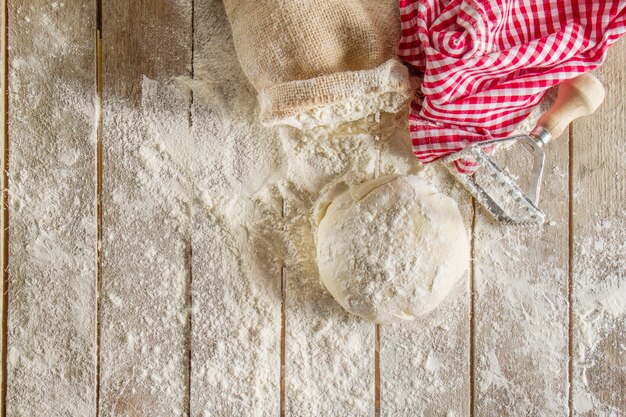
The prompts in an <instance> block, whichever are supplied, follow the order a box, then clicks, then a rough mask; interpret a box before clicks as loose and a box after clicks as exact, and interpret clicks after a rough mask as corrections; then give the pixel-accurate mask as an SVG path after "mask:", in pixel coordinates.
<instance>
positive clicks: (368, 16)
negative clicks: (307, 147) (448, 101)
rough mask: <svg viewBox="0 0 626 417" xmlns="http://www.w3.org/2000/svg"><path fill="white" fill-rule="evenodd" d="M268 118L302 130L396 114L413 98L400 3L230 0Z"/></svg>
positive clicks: (236, 35) (245, 63)
mask: <svg viewBox="0 0 626 417" xmlns="http://www.w3.org/2000/svg"><path fill="white" fill-rule="evenodd" d="M224 5H225V8H226V13H227V14H228V18H229V20H230V23H231V27H232V31H233V39H234V42H235V49H236V51H237V56H238V58H239V61H240V63H241V66H242V68H243V71H244V72H245V74H246V75H247V77H248V78H249V79H250V82H251V83H252V85H253V86H254V87H255V88H256V90H257V92H258V99H259V104H260V108H261V109H260V116H261V121H262V122H263V123H264V124H265V125H268V126H271V125H281V124H288V125H292V126H295V127H298V128H311V127H315V126H320V125H330V126H332V125H336V124H339V123H342V122H346V121H351V120H357V119H360V118H363V117H365V116H367V115H369V114H373V113H376V112H378V111H383V112H395V111H397V110H398V109H399V108H400V107H401V106H402V105H403V104H405V102H406V101H407V99H408V98H409V96H410V86H409V81H408V74H407V70H406V68H405V67H404V65H403V64H401V63H400V62H399V61H398V60H397V59H396V58H395V57H396V53H397V43H398V40H399V38H400V22H399V17H398V7H397V4H396V0H353V1H345V0H224Z"/></svg>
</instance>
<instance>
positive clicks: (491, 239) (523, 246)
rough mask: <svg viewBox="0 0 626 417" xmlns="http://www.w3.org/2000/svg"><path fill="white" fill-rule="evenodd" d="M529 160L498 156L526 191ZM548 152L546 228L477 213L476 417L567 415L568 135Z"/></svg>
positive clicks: (512, 153) (516, 154)
mask: <svg viewBox="0 0 626 417" xmlns="http://www.w3.org/2000/svg"><path fill="white" fill-rule="evenodd" d="M548 105H549V104H548V103H547V102H546V103H545V104H544V109H545V108H546V107H547V106H548ZM544 109H542V110H544ZM535 119H536V118H535ZM527 129H529V127H528V128H527ZM516 151H517V152H516ZM524 152H525V151H523V150H522V147H521V145H519V146H518V145H516V146H515V147H514V148H512V149H507V150H500V151H498V162H499V163H500V165H501V166H505V167H507V169H509V170H510V171H511V172H512V173H518V174H519V175H520V185H522V184H523V183H524V181H523V178H524V177H525V176H524V174H523V173H529V172H530V169H531V167H532V162H531V160H529V159H528V158H526V159H524V157H523V155H524ZM546 152H547V157H546V166H545V173H544V178H543V189H542V195H541V199H540V206H541V208H542V209H543V210H544V212H545V213H546V219H547V220H546V224H545V225H544V226H543V227H541V228H534V227H512V226H506V225H502V224H499V223H497V222H496V221H495V220H494V219H492V217H491V216H490V215H489V214H488V213H487V212H486V211H485V210H484V209H482V207H481V208H480V209H479V210H478V211H477V218H476V223H475V235H474V236H475V244H474V277H475V324H476V333H475V341H476V343H475V352H476V356H475V367H476V368H475V369H476V370H475V375H476V383H475V385H474V388H475V410H474V412H475V415H476V416H494V415H516V416H518V415H519V416H522V415H524V416H526V415H566V414H567V366H566V364H567V357H568V313H567V298H568V290H567V288H568V191H567V189H568V158H569V152H568V133H567V131H566V132H565V133H564V134H563V135H562V136H561V137H560V138H557V139H555V140H554V141H553V142H552V143H551V144H550V146H549V147H548V148H547V151H546ZM526 154H527V153H526ZM527 176H528V175H526V177H527Z"/></svg>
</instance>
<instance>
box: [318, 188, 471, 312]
mask: <svg viewBox="0 0 626 417" xmlns="http://www.w3.org/2000/svg"><path fill="white" fill-rule="evenodd" d="M328 200H332V202H330V203H326V206H324V205H323V204H322V208H321V209H320V214H319V215H318V219H319V220H318V223H319V227H318V231H317V263H318V267H319V272H320V276H321V279H322V282H323V283H324V285H325V286H326V288H327V289H328V291H330V293H331V294H332V295H333V297H334V298H335V299H336V300H337V301H338V302H339V304H341V306H342V307H343V308H344V309H346V310H347V311H349V312H350V313H353V314H356V315H357V316H360V317H362V318H364V319H367V320H371V321H375V322H377V323H390V322H395V321H400V320H411V319H414V318H415V317H416V316H418V315H421V314H425V313H427V312H429V311H431V310H433V309H434V308H435V307H437V305H438V304H439V303H440V302H441V301H442V300H443V298H444V297H445V296H446V295H447V294H448V293H449V292H450V289H451V288H452V286H453V284H454V283H455V282H456V281H457V280H458V279H459V278H461V277H462V276H463V273H464V272H465V270H466V269H467V267H468V265H469V252H470V251H469V243H468V239H467V235H466V231H465V227H464V225H463V220H462V218H461V214H460V212H459V209H458V207H457V204H456V203H455V201H454V200H452V199H451V198H450V197H448V196H446V195H444V194H442V193H440V192H439V191H437V190H436V189H435V188H434V187H433V186H432V185H430V184H429V183H427V182H426V181H425V180H423V179H420V178H418V177H417V176H399V177H396V176H390V177H384V178H379V179H376V180H370V181H366V182H364V183H362V184H360V185H358V186H355V187H351V188H350V187H348V186H345V185H344V186H343V188H342V189H339V190H335V192H334V193H333V194H332V195H331V197H330V198H327V201H328Z"/></svg>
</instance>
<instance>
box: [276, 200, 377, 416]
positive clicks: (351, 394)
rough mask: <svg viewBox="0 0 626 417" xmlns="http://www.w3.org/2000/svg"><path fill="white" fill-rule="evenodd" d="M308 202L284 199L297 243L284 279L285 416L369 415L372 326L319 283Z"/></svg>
mask: <svg viewBox="0 0 626 417" xmlns="http://www.w3.org/2000/svg"><path fill="white" fill-rule="evenodd" d="M309 210H310V201H308V202H307V201H306V200H305V201H299V200H297V199H293V198H292V199H287V201H286V215H287V218H288V219H289V221H290V227H292V228H293V229H292V233H293V236H294V237H295V238H296V239H295V241H296V242H298V244H297V245H293V247H292V250H293V251H294V252H292V253H290V254H289V255H290V256H289V257H288V258H287V263H286V276H285V289H286V291H285V292H286V294H285V297H286V299H285V306H286V317H285V320H286V335H285V337H286V339H285V348H286V351H285V396H286V397H285V411H286V413H285V415H287V416H302V415H320V416H321V415H329V416H330V415H333V416H343V415H350V416H371V415H372V414H373V412H374V325H373V324H372V323H368V322H365V321H363V320H362V319H360V318H358V317H356V316H353V315H351V314H349V313H347V312H346V311H344V310H343V309H342V308H341V306H340V305H339V304H338V303H337V302H336V301H335V300H334V299H333V298H332V296H331V295H330V293H328V291H326V289H325V288H324V287H323V286H322V284H321V283H320V279H319V275H318V272H317V266H316V265H315V258H313V257H310V256H309V257H307V256H306V254H307V253H315V246H314V243H313V236H312V230H311V229H310V228H309V227H310V226H309V225H308V221H309V215H310V212H309Z"/></svg>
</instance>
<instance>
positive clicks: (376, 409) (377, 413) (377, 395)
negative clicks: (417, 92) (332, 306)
mask: <svg viewBox="0 0 626 417" xmlns="http://www.w3.org/2000/svg"><path fill="white" fill-rule="evenodd" d="M380 157H381V150H380V148H378V149H377V150H376V164H375V166H374V178H378V177H379V176H380V164H381V158H380ZM374 417H380V325H379V324H378V323H376V324H374Z"/></svg>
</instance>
